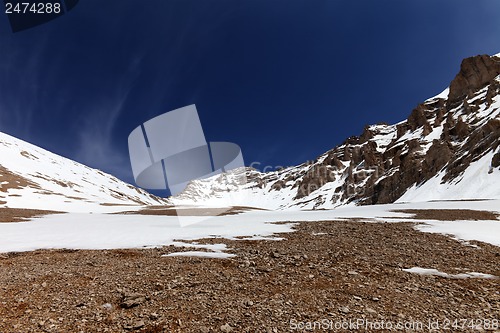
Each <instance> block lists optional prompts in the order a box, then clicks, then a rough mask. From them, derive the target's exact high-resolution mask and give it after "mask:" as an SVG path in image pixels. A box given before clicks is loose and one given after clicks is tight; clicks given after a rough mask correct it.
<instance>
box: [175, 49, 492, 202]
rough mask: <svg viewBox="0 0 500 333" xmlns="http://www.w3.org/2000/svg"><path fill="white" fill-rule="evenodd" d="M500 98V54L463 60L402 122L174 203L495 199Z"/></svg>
mask: <svg viewBox="0 0 500 333" xmlns="http://www.w3.org/2000/svg"><path fill="white" fill-rule="evenodd" d="M499 94H500V54H498V55H495V56H488V55H478V56H474V57H471V58H467V59H465V60H463V62H462V64H461V68H460V71H459V73H458V74H457V75H456V77H455V78H454V79H453V81H452V82H451V84H450V86H449V88H448V89H446V90H445V91H444V92H443V93H441V94H439V95H437V96H435V97H433V98H430V99H428V100H426V101H425V102H423V103H422V104H420V105H418V106H417V107H416V108H415V109H414V110H413V111H412V112H411V114H410V116H409V117H408V119H407V120H405V121H402V122H400V123H398V124H395V125H387V124H378V125H372V126H367V127H366V128H365V129H364V131H363V133H362V134H361V135H360V136H353V137H350V138H348V139H347V140H345V141H344V142H343V143H342V144H341V145H339V146H337V147H335V148H333V149H332V150H330V151H327V152H326V153H324V154H322V155H321V156H319V157H318V158H317V159H316V160H314V161H312V162H308V163H304V164H302V165H299V166H296V167H291V168H285V169H282V170H279V171H275V172H269V173H261V172H259V171H257V170H254V169H250V168H247V169H245V170H236V171H234V172H233V175H231V174H230V175H225V176H218V177H217V176H216V177H212V178H209V179H205V180H196V181H193V182H191V183H190V184H189V185H188V187H187V188H186V189H185V191H184V192H183V193H181V194H179V195H178V196H177V197H175V198H174V199H175V200H177V201H178V202H179V203H193V204H207V205H227V204H228V203H230V204H232V205H245V206H256V207H263V208H271V209H289V208H301V209H327V208H334V207H338V206H342V205H346V204H352V203H355V204H360V205H368V204H384V203H392V202H397V201H427V200H460V199H492V198H500V186H499V184H500V149H499V144H500V97H499ZM242 173H244V174H245V176H246V179H247V183H246V184H244V185H241V184H240V185H239V186H236V187H234V186H233V185H231V186H230V187H232V188H231V190H230V191H228V186H227V184H228V182H227V180H228V179H229V180H230V179H232V178H233V179H237V178H241V177H240V176H241V174H242ZM238 174H239V176H238ZM221 177H224V178H221ZM229 184H231V181H229Z"/></svg>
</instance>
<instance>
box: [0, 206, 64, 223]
mask: <svg viewBox="0 0 500 333" xmlns="http://www.w3.org/2000/svg"><path fill="white" fill-rule="evenodd" d="M60 213H61V212H56V211H52V210H40V209H24V208H8V207H0V223H5V222H22V221H28V219H31V218H33V217H40V216H43V215H48V214H60Z"/></svg>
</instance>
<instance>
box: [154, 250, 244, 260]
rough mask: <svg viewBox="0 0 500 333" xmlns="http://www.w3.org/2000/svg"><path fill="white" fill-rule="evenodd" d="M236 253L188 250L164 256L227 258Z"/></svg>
mask: <svg viewBox="0 0 500 333" xmlns="http://www.w3.org/2000/svg"><path fill="white" fill-rule="evenodd" d="M234 256H235V255H234V254H231V253H224V252H203V251H187V252H174V253H169V254H165V255H163V256H162V257H201V258H216V259H227V258H231V257H234Z"/></svg>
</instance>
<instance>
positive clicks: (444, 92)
mask: <svg viewBox="0 0 500 333" xmlns="http://www.w3.org/2000/svg"><path fill="white" fill-rule="evenodd" d="M449 93H450V88H449V87H448V88H446V89H445V90H443V91H442V92H441V93H439V94H437V95H436V96H434V97H432V98H429V99H428V101H429V100H432V99H437V98H442V99H447V98H448V94H449Z"/></svg>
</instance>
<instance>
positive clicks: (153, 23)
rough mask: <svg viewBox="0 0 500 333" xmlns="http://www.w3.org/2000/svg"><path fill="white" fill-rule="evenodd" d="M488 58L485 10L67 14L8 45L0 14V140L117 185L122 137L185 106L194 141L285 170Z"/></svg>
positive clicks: (291, 5) (224, 5) (494, 33)
mask: <svg viewBox="0 0 500 333" xmlns="http://www.w3.org/2000/svg"><path fill="white" fill-rule="evenodd" d="M498 52H500V1H498V0H475V1H469V0H449V1H436V0H427V1H425V0H418V1H417V0H414V1H410V0H408V1H401V0H381V1H371V0H365V1H353V0H349V1H336V0H272V1H269V0H210V1H206V0H174V1H172V0H149V1H140V0H106V1H102V0H81V1H80V3H79V5H78V6H76V7H75V8H74V9H73V10H72V11H70V12H69V13H67V14H66V15H64V16H62V17H60V18H58V19H56V20H54V21H52V22H50V23H47V24H44V25H41V26H39V27H37V28H33V29H30V30H26V31H23V32H19V33H15V34H14V33H12V32H11V31H10V27H9V26H8V21H7V18H6V16H5V15H0V131H2V132H5V133H8V134H11V135H14V136H16V137H19V138H21V139H24V140H27V141H29V142H32V143H34V144H36V145H39V146H41V147H43V148H46V149H48V150H51V151H53V152H55V153H57V154H60V155H63V156H66V157H69V158H71V159H74V160H77V161H79V162H82V163H84V164H87V165H89V166H92V167H95V168H99V169H102V170H104V171H106V172H109V173H112V174H115V175H116V176H118V177H119V178H122V179H124V180H126V181H129V182H132V181H133V178H132V172H131V168H130V163H129V159H128V149H127V137H128V135H129V133H130V132H131V131H132V130H133V129H134V128H135V127H136V126H138V125H140V124H141V123H143V122H144V121H146V120H148V119H150V118H152V117H154V116H156V115H159V114H162V113H164V112H166V111H169V110H172V109H175V108H178V107H182V106H185V105H189V104H196V106H197V108H198V111H199V114H200V118H201V121H202V125H203V127H204V130H205V135H206V137H207V140H208V141H230V142H234V143H237V144H239V145H240V146H241V148H242V150H243V155H244V158H245V161H246V164H247V165H248V164H250V163H251V162H253V161H258V162H260V163H262V166H265V165H271V166H277V165H284V166H286V165H294V164H298V163H301V162H304V161H306V160H309V159H314V158H315V157H316V156H317V155H319V154H321V153H323V152H325V151H326V150H328V149H330V148H332V147H334V146H335V145H337V144H340V143H341V142H342V141H343V140H344V139H345V138H346V137H348V136H351V135H358V134H360V133H361V131H362V129H363V127H364V125H366V124H371V123H377V122H388V123H395V122H398V121H401V120H403V119H405V118H406V117H407V116H408V115H409V113H410V112H411V110H412V109H413V108H414V107H415V106H416V105H417V104H418V103H420V102H422V101H424V100H425V99H427V98H429V97H432V96H433V95H436V94H438V93H440V92H441V91H442V90H443V89H444V88H446V86H447V85H448V84H449V82H450V81H451V80H452V78H453V77H454V76H455V74H456V73H457V71H458V69H459V65H460V62H461V60H462V59H463V58H465V57H468V56H472V55H476V54H495V53H498Z"/></svg>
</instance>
